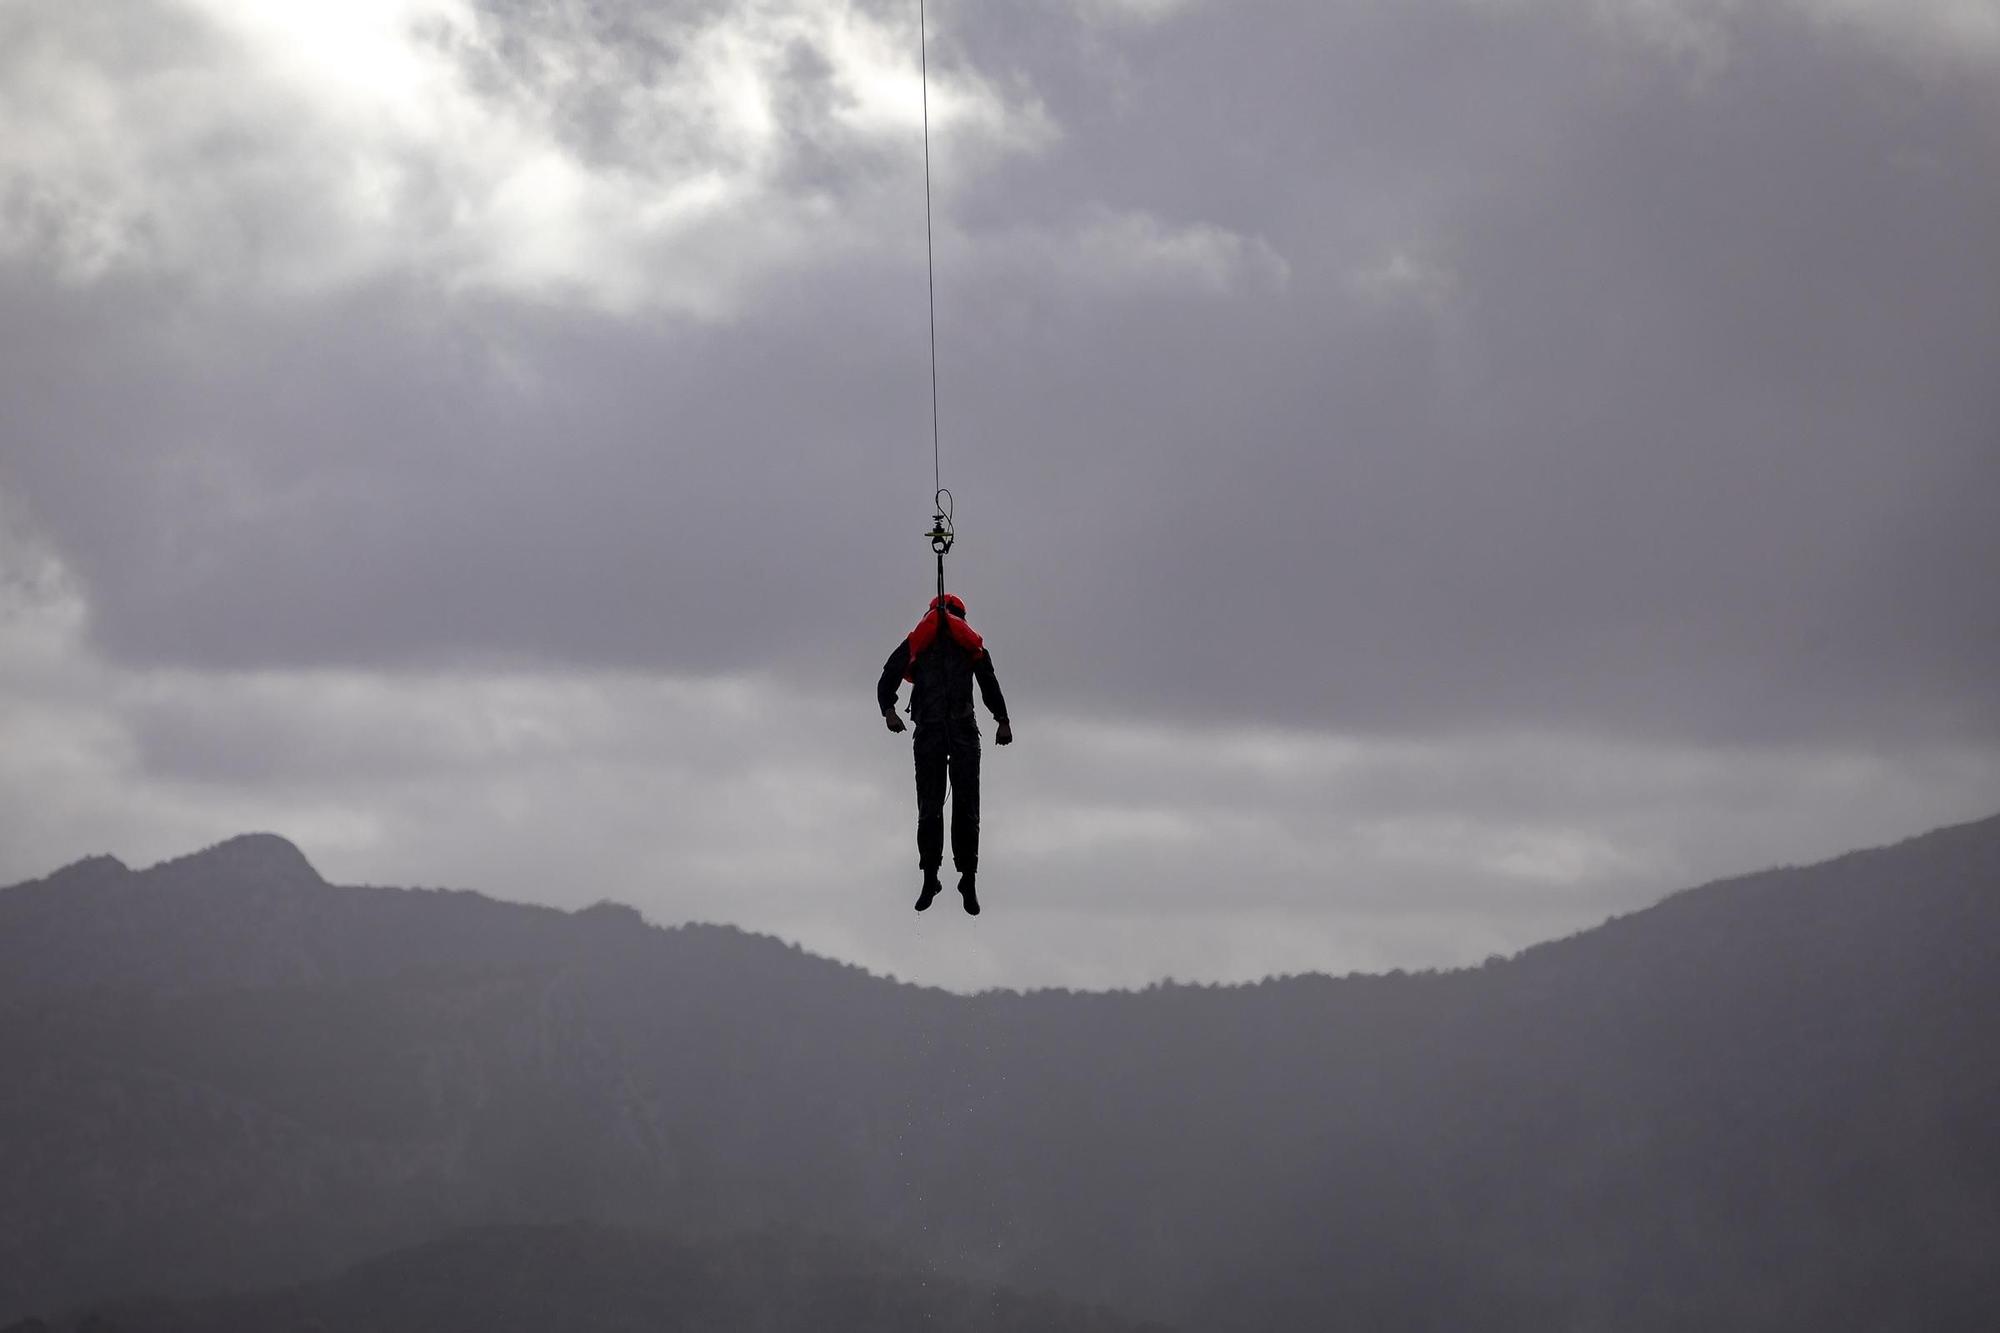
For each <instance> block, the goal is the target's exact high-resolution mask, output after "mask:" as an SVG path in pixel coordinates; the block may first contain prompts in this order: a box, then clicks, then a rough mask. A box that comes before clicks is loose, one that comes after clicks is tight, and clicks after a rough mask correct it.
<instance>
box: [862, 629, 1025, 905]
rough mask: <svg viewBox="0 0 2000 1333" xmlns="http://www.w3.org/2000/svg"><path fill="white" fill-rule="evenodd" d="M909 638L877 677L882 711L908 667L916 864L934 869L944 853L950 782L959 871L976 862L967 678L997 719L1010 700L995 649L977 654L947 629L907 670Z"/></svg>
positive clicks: (975, 737)
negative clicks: (914, 765)
mask: <svg viewBox="0 0 2000 1333" xmlns="http://www.w3.org/2000/svg"><path fill="white" fill-rule="evenodd" d="M909 666H910V645H909V641H908V640H907V639H906V640H904V641H903V642H902V643H899V644H897V645H896V651H895V652H893V653H890V654H889V660H888V661H887V662H885V663H883V664H882V678H881V679H880V680H879V681H877V682H876V683H875V702H876V705H877V706H878V707H879V708H880V709H881V711H882V712H883V713H885V714H886V713H888V712H889V711H890V710H891V709H893V708H894V707H895V706H896V691H897V690H898V689H899V688H900V687H901V685H902V683H903V676H904V674H905V673H906V672H907V673H908V674H909V675H910V676H911V677H912V683H913V684H914V686H915V688H914V689H913V690H912V691H911V693H910V717H911V718H912V719H913V720H914V721H915V722H916V728H917V733H916V737H915V745H914V748H915V750H916V756H917V864H918V865H919V866H921V867H923V868H924V869H925V870H935V869H936V868H937V866H938V864H939V863H940V862H941V861H943V860H944V795H945V787H946V783H947V778H948V779H949V784H950V788H951V859H952V863H953V864H954V865H956V866H957V867H958V868H959V870H961V871H975V870H977V869H978V868H979V720H978V719H977V718H976V717H974V716H973V712H972V682H973V681H974V680H977V681H978V682H979V697H980V698H982V699H984V700H985V701H986V709H987V711H988V712H990V713H992V714H993V716H994V718H995V719H996V720H998V721H1001V722H1005V721H1006V720H1007V701H1006V699H1005V698H1003V697H1002V696H1001V694H1000V681H999V679H998V678H997V677H996V676H994V674H993V654H992V653H990V652H982V653H981V654H980V655H979V660H978V661H977V662H974V661H973V660H972V659H971V656H970V654H968V653H967V652H966V651H965V649H963V648H961V647H959V646H958V644H957V643H956V642H954V641H953V640H952V637H951V636H950V635H949V634H939V635H938V636H937V637H936V638H935V639H934V640H932V641H931V646H930V647H929V648H928V649H926V650H925V651H924V652H923V653H922V655H920V656H919V657H918V658H917V662H916V670H915V671H909Z"/></svg>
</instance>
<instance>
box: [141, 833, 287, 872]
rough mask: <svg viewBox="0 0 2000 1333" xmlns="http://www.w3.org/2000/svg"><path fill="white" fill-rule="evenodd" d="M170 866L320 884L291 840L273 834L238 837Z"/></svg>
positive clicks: (170, 863)
mask: <svg viewBox="0 0 2000 1333" xmlns="http://www.w3.org/2000/svg"><path fill="white" fill-rule="evenodd" d="M167 864H169V865H179V866H196V865H198V866H201V867H203V868H207V869H216V870H226V871H228V872H230V873H232V874H238V875H248V876H255V877H256V878H259V879H266V880H278V881H293V882H303V883H311V884H323V883H325V882H326V881H325V880H323V879H322V878H321V877H320V873H319V871H317V870H315V869H313V864H312V862H310V861H308V860H306V854H305V853H304V852H302V851H300V850H299V849H298V847H297V845H295V844H294V843H293V842H292V841H291V840H290V839H287V838H281V837H279V836H278V835H277V834H275V833H239V834H237V835H236V836H235V837H233V838H226V839H224V840H223V841H221V842H218V843H216V844H215V845H214V846H212V847H206V848H203V849H202V850H201V851H199V852H196V853H194V855H192V856H185V857H181V858H179V859H178V860H177V861H172V862H168V863H167Z"/></svg>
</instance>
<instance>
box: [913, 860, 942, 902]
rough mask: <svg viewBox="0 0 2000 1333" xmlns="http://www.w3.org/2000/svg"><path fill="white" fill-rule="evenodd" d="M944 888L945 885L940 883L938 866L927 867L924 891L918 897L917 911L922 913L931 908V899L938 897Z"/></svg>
mask: <svg viewBox="0 0 2000 1333" xmlns="http://www.w3.org/2000/svg"><path fill="white" fill-rule="evenodd" d="M943 888H944V885H942V884H940V883H938V876H937V867H936V866H927V867H925V869H924V891H923V892H922V893H920V894H918V895H917V910H918V911H919V912H921V911H923V910H924V909H925V908H927V907H929V906H930V905H931V899H933V898H935V897H937V896H938V893H939V891H940V890H942V889H943Z"/></svg>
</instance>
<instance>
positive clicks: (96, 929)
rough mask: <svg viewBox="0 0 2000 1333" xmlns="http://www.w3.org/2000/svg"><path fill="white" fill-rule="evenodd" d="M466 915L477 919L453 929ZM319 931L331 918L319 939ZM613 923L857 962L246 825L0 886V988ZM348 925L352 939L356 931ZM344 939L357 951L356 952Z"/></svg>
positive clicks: (1899, 848)
mask: <svg viewBox="0 0 2000 1333" xmlns="http://www.w3.org/2000/svg"><path fill="white" fill-rule="evenodd" d="M1996 847H2000V815H1994V816H1991V817H1989V818H1986V819H1983V820H1977V821H1974V822H1970V823H1965V824H1958V825H1952V826H1949V827H1945V828H1940V829H1935V830H1932V831H1931V832H1928V833H1923V834H1918V835H1916V836H1914V837H1911V838H1907V839H1905V840H1903V841H1901V842H1898V843H1895V844H1892V845H1889V846H1885V847H1876V848H1868V849H1863V850H1857V851H1852V852H1847V853H1844V854H1842V855H1841V856H1838V857H1835V858H1833V859H1831V860H1829V861H1825V862H1821V863H1819V864H1817V865H1814V866H1811V867H1805V868H1802V867H1798V866H1780V867H1775V868H1773V869H1769V870H1763V871H1756V872H1752V873H1749V874H1744V875H1736V876H1730V877H1728V878H1725V879H1720V880H1716V881H1712V882H1710V883H1708V884H1704V885H1701V886H1699V887H1696V888H1690V889H1683V890H1680V891H1678V892H1676V893H1673V894H1670V895H1668V896H1667V897H1665V898H1663V899H1662V900H1660V901H1659V902H1658V903H1655V904H1653V905H1652V906H1650V907H1646V908H1642V909H1639V910H1638V911H1635V912H1631V913H1627V914H1625V915H1623V916H1617V917H1612V918H1610V919H1609V920H1607V921H1606V922H1604V923H1603V924H1602V925H1599V926H1595V927H1591V928H1589V929H1586V930H1584V931H1580V932H1578V933H1576V934H1573V935H1569V936H1565V937H1563V938H1562V939H1558V940H1552V941H1547V942H1544V943H1541V944H1536V945H1531V946H1529V947H1528V948H1527V949H1524V950H1523V951H1522V952H1521V953H1520V954H1518V955H1515V957H1516V958H1521V957H1529V956H1540V955H1542V954H1544V953H1545V952H1546V951H1548V950H1550V949H1559V948H1562V947H1565V946H1567V945H1569V944H1571V943H1572V942H1574V941H1578V940H1582V939H1585V938H1589V937H1591V936H1595V935H1599V934H1608V935H1619V934H1622V933H1623V932H1625V931H1627V930H1630V929H1632V928H1633V927H1634V926H1635V925H1637V926H1639V927H1641V928H1643V927H1645V926H1647V925H1649V924H1652V923H1656V922H1659V921H1663V920H1669V919H1674V918H1677V917H1679V916H1680V915H1681V914H1683V913H1690V912H1695V913H1698V912H1703V911H1716V910H1719V911H1749V910H1756V911H1764V910H1769V909H1770V908H1771V907H1774V906H1775V907H1777V908H1779V909H1780V910H1782V909H1783V907H1785V906H1786V905H1788V904H1787V902H1786V900H1785V895H1787V894H1796V893H1797V892H1799V891H1801V889H1802V888H1803V887H1804V886H1805V885H1804V881H1802V880H1801V879H1800V874H1801V871H1802V869H1809V870H1810V871H1811V872H1812V879H1811V886H1812V887H1813V888H1815V889H1821V888H1830V887H1834V886H1836V885H1838V886H1842V887H1843V888H1844V889H1845V890H1846V897H1847V900H1848V901H1847V902H1846V903H1845V905H1848V906H1852V905H1854V904H1853V902H1852V900H1853V899H1854V898H1855V897H1856V893H1855V891H1856V890H1859V894H1860V896H1862V897H1869V896H1875V897H1881V896H1882V895H1881V893H1880V890H1881V889H1882V887H1883V885H1882V882H1881V878H1882V877H1881V876H1878V875H1877V873H1876V872H1877V871H1878V870H1881V871H1884V872H1887V876H1888V877H1889V878H1891V879H1893V877H1894V867H1895V865H1896V863H1897V862H1898V861H1899V860H1901V859H1907V858H1909V857H1911V856H1913V855H1915V856H1922V857H1925V858H1927V859H1931V858H1936V859H1947V858H1949V859H1958V860H1962V861H1964V862H1965V863H1966V864H1967V865H1968V866H1969V867H1971V868H1973V869H1975V870H1977V869H1979V868H1981V867H1985V868H1988V869H1990V868H1991V867H1992V865H1993V860H1992V858H1993V857H1994V855H1995V848H1996ZM1974 878H1975V879H1976V876H1975V877H1974ZM1774 895H1775V897H1774ZM1882 901H1883V902H1884V903H1891V902H1892V901H1893V900H1892V898H1883V899H1882ZM58 904H59V906H58ZM222 907H233V908H236V909H238V910H239V911H240V912H243V913H246V914H255V915H254V916H253V917H252V918H251V921H250V922H246V924H245V926H244V931H249V930H251V929H252V928H253V925H252V923H254V928H255V929H258V930H261V931H264V932H268V933H269V934H268V936H267V937H266V938H264V939H262V940H261V941H258V940H252V939H250V938H248V937H247V936H246V934H245V933H243V932H242V931H240V932H235V933H227V934H221V935H218V934H217V933H215V932H214V931H213V930H212V929H211V926H212V924H213V923H212V922H210V921H208V920H207V919H205V918H203V917H200V916H199V915H196V913H199V911H200V910H201V909H203V908H222ZM112 913H117V914H122V924H121V923H120V922H114V921H112V920H109V919H107V918H108V914H112ZM474 923H477V925H478V926H479V927H481V928H480V929H476V930H471V931H467V930H465V929H464V927H466V926H468V925H472V924H474ZM328 927H333V931H332V933H331V934H328V933H327V929H328ZM343 927H345V929H343ZM613 929H616V930H629V931H634V932H658V933H665V934H673V933H677V932H689V933H692V934H695V935H703V934H710V935H712V936H714V937H715V938H716V939H717V940H718V941H720V940H727V941H729V943H728V944H727V945H723V946H721V947H733V948H743V947H749V948H753V949H754V948H759V947H770V948H776V949H781V950H783V951H785V952H787V953H789V954H792V955H794V956H796V957H801V958H806V959H812V960H814V961H816V962H823V963H829V964H832V965H834V966H838V967H842V968H854V969H855V970H859V971H864V972H865V969H861V968H859V967H858V966H857V965H854V964H848V963H842V962H840V961H839V960H836V959H829V958H825V957H824V956H822V955H818V954H814V953H812V952H810V951H807V950H801V949H799V948H798V946H796V945H792V944H788V943H787V942H785V941H783V940H780V939H779V938H777V937H776V936H771V935H764V934H759V933H757V932H754V931H745V930H742V929H740V928H738V927H735V926H726V925H705V924H702V923H685V924H678V925H671V926H655V925H652V924H650V923H648V922H646V921H645V919H644V917H642V916H641V915H640V914H639V913H638V912H637V911H636V910H634V909H633V908H631V907H629V906H626V905H624V904H619V903H613V902H608V901H606V902H599V903H596V904H593V905H592V906H590V907H586V908H581V909H578V910H576V911H573V912H565V911H564V910H562V909H560V908H553V907H546V906H542V905H538V904H528V903H517V902H510V901H507V900H503V899H496V898H492V897H490V896H488V895H486V894H484V893H481V892H478V891H476V890H470V889H421V888H385V887H377V886H373V885H335V884H331V883H329V882H328V881H327V880H325V879H324V878H322V877H321V875H320V874H319V872H318V871H317V870H316V869H315V868H314V867H313V865H312V863H311V862H310V861H309V860H308V859H307V858H306V856H305V854H304V853H303V852H302V851H300V850H299V848H298V847H297V846H296V845H295V844H293V843H292V842H290V841H289V840H287V839H286V838H284V837H282V836H280V835H278V834H275V833H245V834H239V835H237V836H235V837H232V838H228V839H225V840H224V841H222V842H219V843H215V844H213V845H211V846H209V847H206V848H203V849H201V850H199V851H196V852H192V853H189V854H187V855H184V856H179V857H174V858H171V859H169V860H166V861H162V862H159V863H158V864H156V865H153V866H150V867H148V868H146V869H144V870H137V871H135V870H132V869H130V868H129V867H127V866H126V865H125V864H124V863H123V862H122V861H120V860H119V859H118V858H117V857H115V856H110V855H103V854H100V855H94V856H88V857H85V858H83V859H81V860H79V861H76V862H73V863H71V864H70V865H67V866H64V867H62V868H61V869H59V870H57V871H55V872H53V873H52V874H50V875H48V876H45V877H44V878H42V879H39V880H29V881H26V882H24V883H21V884H17V885H14V886H12V887H11V888H0V978H3V979H0V987H4V988H15V987H18V988H20V989H23V990H25V989H29V988H32V987H48V988H53V989H81V988H94V987H115V988H124V987H136V988H148V989H150V988H156V987H157V988H170V989H189V988H194V989H199V988H206V987H217V986H247V985H268V984H296V983H299V982H310V981H315V980H321V979H326V978H328V977H330V976H346V977H348V978H350V979H358V978H360V977H364V976H381V975H393V974H396V973H399V972H403V971H407V970H408V969H410V968H412V967H422V968H440V967H443V968H451V967H505V966H514V965H520V964H522V963H525V962H528V961H531V960H532V959H534V958H537V957H540V956H541V955H540V954H539V952H538V951H539V950H541V949H545V948H548V947H550V946H551V945H554V944H556V943H557V942H559V941H562V940H564V939H577V938H584V939H591V938H601V933H602V932H603V931H606V930H613ZM65 931H72V932H75V933H76V935H77V937H78V939H79V941H82V940H87V942H88V945H89V948H88V949H87V950H83V951H72V950H70V949H66V948H65V947H64V943H65V941H64V940H63V938H62V934H63V932H65ZM580 932H584V933H580ZM357 934H359V935H361V936H362V938H361V939H360V940H358V941H357V940H356V939H355V938H354V936H355V935H357ZM107 936H109V937H111V939H113V940H116V939H119V938H123V939H126V940H129V941H131V942H133V943H135V944H139V945H142V946H143V949H142V952H143V954H144V956H143V957H132V956H127V955H125V954H124V953H122V952H119V951H115V950H113V951H110V952H106V951H104V950H103V947H102V946H103V945H104V944H105V943H106V942H107ZM281 941H282V946H283V949H284V950H286V951H287V952H286V953H285V954H284V955H283V956H281V957H279V956H271V955H270V954H269V953H266V954H265V956H259V955H260V951H259V950H258V949H257V948H255V947H252V948H249V949H246V948H244V947H243V946H244V945H246V944H253V945H254V944H256V943H261V944H263V945H264V946H265V949H266V950H270V949H271V948H272V947H273V946H276V945H278V944H280V942H281ZM357 943H362V944H365V946H366V947H365V948H356V947H354V946H355V945H356V944H357ZM1510 961H1511V960H1510ZM328 969H331V971H329V970H328ZM868 975H871V976H872V975H874V974H872V973H869V974H868ZM1314 977H1318V978H1320V979H1328V980H1331V979H1334V978H1332V977H1330V976H1327V975H1325V974H1312V973H1309V974H1304V978H1306V979H1310V978H1314ZM885 980H886V978H885ZM1251 984H1255V983H1251ZM1223 988H1224V989H1227V988H1228V987H1226V986H1225V987H1223ZM0 993H4V991H0Z"/></svg>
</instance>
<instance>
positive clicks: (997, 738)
mask: <svg viewBox="0 0 2000 1333" xmlns="http://www.w3.org/2000/svg"><path fill="white" fill-rule="evenodd" d="M993 743H994V744H996V745H1012V744H1013V743H1014V724H1013V723H1012V722H1002V723H1001V724H1000V729H999V730H998V731H996V732H994V733H993Z"/></svg>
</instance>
